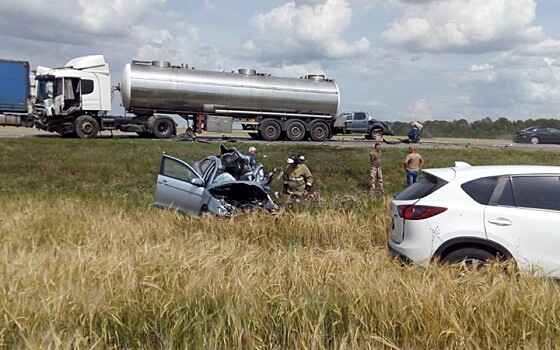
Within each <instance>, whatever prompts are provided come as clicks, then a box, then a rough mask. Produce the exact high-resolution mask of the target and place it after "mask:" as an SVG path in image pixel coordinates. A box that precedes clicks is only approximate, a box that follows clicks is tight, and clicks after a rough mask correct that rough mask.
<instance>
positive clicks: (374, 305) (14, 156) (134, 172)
mask: <svg viewBox="0 0 560 350" xmlns="http://www.w3.org/2000/svg"><path fill="white" fill-rule="evenodd" d="M230 146H235V147H238V148H239V149H240V150H243V151H245V150H246V149H247V147H248V146H249V144H241V143H238V144H230ZM258 148H259V154H260V155H261V156H262V155H266V158H261V160H263V162H264V164H265V165H266V167H267V168H271V167H273V166H276V167H283V166H284V164H285V163H284V162H285V157H286V155H287V154H289V153H291V152H295V151H300V152H303V153H304V154H305V155H306V157H307V159H308V161H307V164H308V166H309V168H310V169H311V171H312V172H313V175H314V176H315V179H316V188H317V189H318V190H319V191H320V193H321V194H322V197H323V198H324V203H322V204H320V205H319V204H313V203H311V204H302V205H299V206H295V207H291V208H283V209H281V210H280V212H279V213H277V214H275V215H268V214H265V213H260V212H254V213H248V214H243V215H240V216H236V217H234V218H231V219H219V218H215V217H212V216H200V217H199V216H190V215H187V216H181V215H177V214H175V213H173V212H171V211H165V210H156V209H153V208H152V207H151V203H152V201H153V195H154V191H155V178H156V174H157V171H158V166H159V161H160V156H161V153H162V152H164V151H165V152H167V153H168V154H171V155H174V156H177V157H180V158H182V159H185V160H187V161H192V160H196V159H199V158H202V157H204V156H206V155H209V154H215V153H217V151H218V144H217V143H213V144H204V143H182V142H166V141H151V140H122V139H121V140H107V139H102V140H70V139H50V138H49V139H41V138H23V139H0V156H1V158H0V159H2V162H0V173H1V174H2V180H1V181H2V183H1V185H0V348H5V349H44V348H57V349H92V348H93V349H107V348H114V349H127V348H129V349H154V348H162V349H176V348H193V349H198V348H220V349H224V348H225V349H230V348H236V349H246V348H265V349H269V348H276V349H285V348H296V349H300V348H301V349H322V348H337V349H338V348H340V349H347V348H374V349H430V348H432V349H478V348H483V349H488V348H495V349H518V348H526V349H548V348H556V347H557V345H556V344H557V339H560V305H559V303H560V301H559V300H560V298H559V297H558V296H559V292H560V287H559V285H558V284H557V283H555V282H552V281H549V280H545V279H535V278H531V277H528V276H518V275H516V274H514V273H511V274H504V273H502V271H503V266H488V267H487V268H486V269H485V271H481V272H476V273H470V274H467V275H462V274H460V273H459V271H457V270H456V269H454V268H453V267H440V266H433V267H431V268H429V269H421V268H418V267H414V266H401V265H400V264H399V263H397V262H396V261H394V260H392V259H390V258H389V257H388V255H387V253H386V235H387V231H388V229H389V226H390V217H389V216H388V212H387V208H388V206H389V203H390V199H391V195H390V194H391V193H395V192H397V191H400V190H402V188H403V184H404V181H405V175H404V171H403V169H402V161H403V160H404V157H405V150H404V149H402V148H391V147H389V146H387V147H385V148H384V151H383V171H384V176H385V184H386V189H387V193H388V195H387V196H386V197H385V198H376V199H371V198H369V197H367V196H366V193H367V190H368V180H369V179H368V176H369V170H368V152H369V149H366V148H331V147H327V146H321V145H314V144H310V145H305V146H301V147H300V146H293V145H274V144H271V145H264V144H263V145H259V147H258ZM420 153H421V154H422V155H423V157H424V158H425V159H426V161H427V162H428V165H429V166H430V167H439V166H449V165H451V164H453V161H455V160H463V161H467V162H469V163H471V164H473V165H474V164H508V163H509V164H559V161H560V153H557V152H545V151H536V152H520V151H512V150H508V149H500V150H481V149H459V150H442V149H425V150H423V149H422V150H420ZM272 187H273V190H279V189H280V188H281V183H280V182H279V181H277V180H275V181H274V182H273V184H272Z"/></svg>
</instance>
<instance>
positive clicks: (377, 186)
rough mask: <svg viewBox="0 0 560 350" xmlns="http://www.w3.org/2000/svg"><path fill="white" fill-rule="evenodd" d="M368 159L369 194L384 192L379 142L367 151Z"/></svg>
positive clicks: (374, 194)
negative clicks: (371, 149)
mask: <svg viewBox="0 0 560 350" xmlns="http://www.w3.org/2000/svg"><path fill="white" fill-rule="evenodd" d="M369 160H370V164H371V165H370V171H369V173H370V177H371V180H370V190H369V195H370V196H376V195H379V194H383V193H385V190H384V189H383V172H382V171H381V144H380V143H376V144H375V146H373V151H371V152H370V153H369Z"/></svg>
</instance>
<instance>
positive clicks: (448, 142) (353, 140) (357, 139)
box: [0, 127, 560, 151]
mask: <svg viewBox="0 0 560 350" xmlns="http://www.w3.org/2000/svg"><path fill="white" fill-rule="evenodd" d="M13 137H30V138H33V137H38V138H43V137H45V138H60V137H61V136H60V135H58V134H56V133H50V132H46V131H42V130H38V129H34V128H24V127H19V128H18V127H0V138H13ZM137 137H138V136H136V134H134V133H122V132H118V131H117V132H114V133H111V132H109V131H103V132H101V133H100V135H99V136H98V138H126V139H133V138H137ZM198 139H199V140H200V141H205V142H216V143H219V142H225V141H233V142H235V141H238V142H248V143H254V144H255V145H259V144H290V145H294V144H305V145H309V144H321V145H327V146H336V147H373V145H374V143H375V141H372V140H366V139H365V138H364V137H362V136H361V135H346V136H335V137H334V138H333V139H332V140H329V141H325V142H310V141H299V142H294V141H274V142H270V141H257V140H252V139H251V138H250V137H248V136H247V134H246V133H244V132H239V131H236V132H234V133H232V134H231V135H230V134H228V135H220V134H215V133H214V134H205V135H199V136H198ZM386 140H387V141H389V142H393V141H398V138H397V137H392V136H391V137H386ZM161 141H162V142H167V141H169V140H161ZM181 142H190V141H181ZM381 143H382V145H383V147H397V148H407V147H408V146H410V144H405V143H399V144H387V143H383V142H381ZM414 146H415V147H416V148H418V149H434V148H435V149H437V148H444V149H453V148H474V149H515V150H539V149H545V150H550V151H560V145H531V144H518V143H513V142H512V141H511V140H488V139H482V140H479V139H461V138H455V139H451V138H433V139H428V138H424V139H422V140H421V141H420V143H417V144H414ZM257 147H258V146H257Z"/></svg>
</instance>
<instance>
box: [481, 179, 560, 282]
mask: <svg viewBox="0 0 560 350" xmlns="http://www.w3.org/2000/svg"><path fill="white" fill-rule="evenodd" d="M500 187H501V193H500V194H499V198H498V199H497V201H496V203H495V205H488V206H487V207H486V208H485V214H484V217H485V229H486V234H487V237H488V239H490V240H492V241H495V242H498V243H500V244H502V245H504V246H505V247H507V248H508V249H509V250H510V252H511V253H512V254H513V255H514V257H515V258H516V260H517V264H518V266H519V267H522V268H524V269H529V270H533V269H534V270H535V272H537V273H540V272H544V273H545V274H546V275H548V276H551V277H555V278H559V277H560V255H559V254H558V247H560V230H558V226H559V225H560V201H559V200H558V198H560V177H559V176H558V175H538V176H526V175H525V176H520V175H518V176H511V177H503V178H501V179H500V182H499V183H498V186H497V188H500Z"/></svg>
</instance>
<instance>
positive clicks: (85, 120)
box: [74, 115, 99, 139]
mask: <svg viewBox="0 0 560 350" xmlns="http://www.w3.org/2000/svg"><path fill="white" fill-rule="evenodd" d="M74 131H75V132H76V136H78V138H80V139H91V138H94V137H95V136H97V133H98V132H99V124H98V123H97V120H95V118H94V117H92V116H90V115H81V116H79V117H78V119H76V121H75V123H74Z"/></svg>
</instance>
